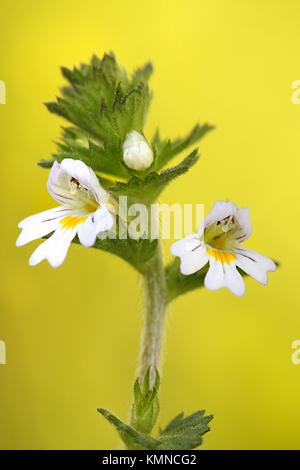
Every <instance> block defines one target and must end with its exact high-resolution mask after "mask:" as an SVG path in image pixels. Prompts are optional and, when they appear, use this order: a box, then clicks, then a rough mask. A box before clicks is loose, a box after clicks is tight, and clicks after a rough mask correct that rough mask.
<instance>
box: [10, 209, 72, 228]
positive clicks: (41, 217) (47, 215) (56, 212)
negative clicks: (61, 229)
mask: <svg viewBox="0 0 300 470" xmlns="http://www.w3.org/2000/svg"><path fill="white" fill-rule="evenodd" d="M65 215H71V209H70V208H66V207H62V206H59V207H55V208H53V209H49V210H47V211H43V212H39V213H38V214H34V215H30V216H29V217H26V219H24V220H22V221H21V222H20V223H19V224H18V227H19V228H25V227H26V226H27V225H32V223H40V222H45V221H48V220H49V221H50V220H53V219H57V220H58V219H59V218H61V217H64V216H65Z"/></svg>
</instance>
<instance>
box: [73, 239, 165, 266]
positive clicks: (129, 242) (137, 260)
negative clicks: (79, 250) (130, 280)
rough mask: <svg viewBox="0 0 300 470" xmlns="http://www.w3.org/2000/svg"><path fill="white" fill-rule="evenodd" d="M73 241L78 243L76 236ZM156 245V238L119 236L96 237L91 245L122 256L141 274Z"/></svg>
mask: <svg viewBox="0 0 300 470" xmlns="http://www.w3.org/2000/svg"><path fill="white" fill-rule="evenodd" d="M73 243H77V244H80V242H79V240H78V237H75V238H74V240H73ZM156 247H157V240H148V239H139V240H133V239H132V238H127V239H125V240H121V239H119V238H116V239H109V238H105V239H101V238H97V239H96V243H95V245H94V246H93V248H96V249H98V250H102V251H107V252H109V253H111V254H114V255H116V256H118V257H119V258H122V259H123V260H124V261H127V263H129V264H130V265H131V266H133V267H134V268H135V269H136V270H137V271H139V272H140V273H141V274H143V273H144V271H145V269H147V263H148V261H149V260H150V259H151V258H152V257H153V255H154V253H155V250H156Z"/></svg>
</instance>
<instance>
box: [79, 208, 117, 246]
mask: <svg viewBox="0 0 300 470" xmlns="http://www.w3.org/2000/svg"><path fill="white" fill-rule="evenodd" d="M113 225H114V218H113V216H112V214H111V213H110V212H109V211H108V209H107V206H106V205H105V204H103V205H102V207H101V209H98V210H97V211H96V212H95V213H93V214H91V215H90V216H89V217H88V219H87V220H86V221H85V222H83V223H82V224H80V225H79V226H78V237H79V240H80V243H81V244H82V245H84V246H93V245H94V243H95V241H96V237H97V235H98V233H100V232H106V231H108V230H110V229H111V228H112V226H113Z"/></svg>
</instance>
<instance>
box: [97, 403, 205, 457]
mask: <svg viewBox="0 0 300 470" xmlns="http://www.w3.org/2000/svg"><path fill="white" fill-rule="evenodd" d="M98 411H99V413H101V414H102V416H104V417H105V418H106V419H107V420H108V422H109V423H111V424H112V425H113V426H114V427H115V428H116V430H117V431H118V433H119V435H120V437H121V439H122V441H123V442H124V444H125V445H126V447H127V449H130V450H191V449H195V448H196V447H198V446H199V445H201V444H202V440H203V436H204V434H206V433H207V432H208V431H209V430H210V428H209V426H208V423H209V422H210V421H211V420H212V418H213V416H204V413H205V412H204V410H201V411H197V412H196V413H193V414H192V415H190V416H187V417H186V418H185V417H184V414H183V413H180V415H178V416H177V417H176V418H175V419H173V420H172V421H171V422H170V423H169V424H168V425H167V426H166V428H165V429H164V430H162V431H161V432H160V434H159V436H158V437H156V438H154V437H152V436H150V435H149V434H147V433H143V432H140V431H137V430H136V429H134V428H133V426H130V425H128V424H125V423H123V422H122V421H121V420H120V419H119V418H117V417H116V416H115V415H113V414H112V413H111V412H110V411H108V410H106V409H104V408H98Z"/></svg>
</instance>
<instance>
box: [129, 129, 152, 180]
mask: <svg viewBox="0 0 300 470" xmlns="http://www.w3.org/2000/svg"><path fill="white" fill-rule="evenodd" d="M123 161H124V163H125V165H126V166H127V167H128V168H131V169H132V170H136V171H144V170H147V169H148V168H149V167H150V166H151V165H152V162H153V152H152V148H151V147H150V145H149V144H148V142H147V141H146V139H145V137H144V136H143V135H142V134H140V133H139V132H137V131H131V132H129V134H128V135H127V138H126V140H125V142H124V143H123Z"/></svg>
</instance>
